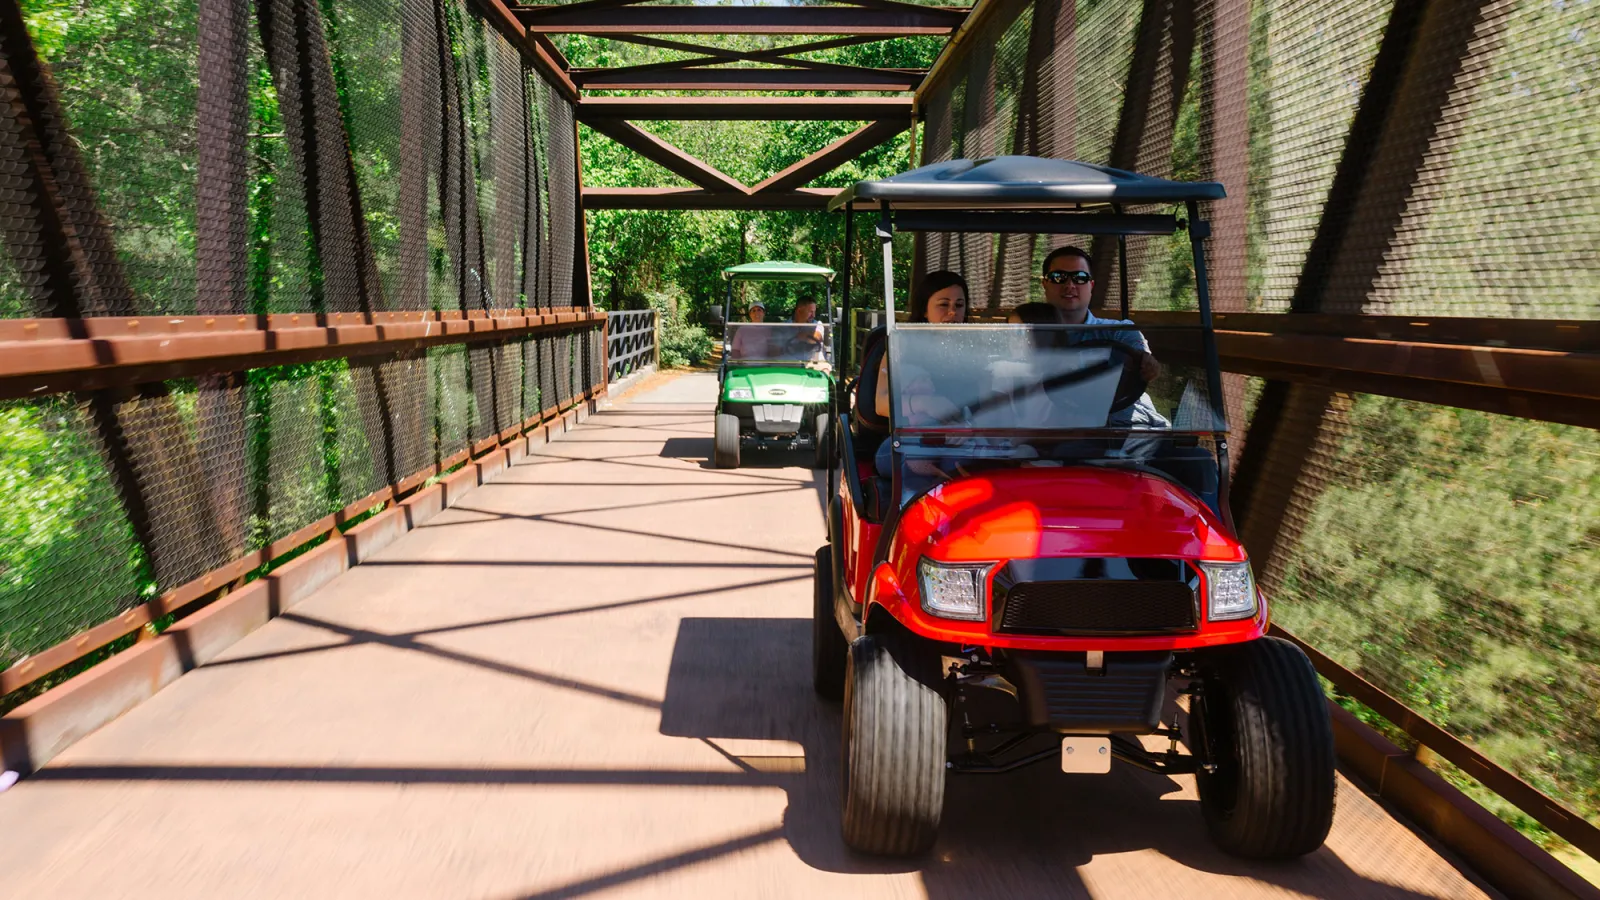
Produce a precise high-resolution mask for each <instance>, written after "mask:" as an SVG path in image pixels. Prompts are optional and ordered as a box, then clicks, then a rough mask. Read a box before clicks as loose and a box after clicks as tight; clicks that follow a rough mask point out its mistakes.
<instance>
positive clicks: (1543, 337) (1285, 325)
mask: <svg viewBox="0 0 1600 900" xmlns="http://www.w3.org/2000/svg"><path fill="white" fill-rule="evenodd" d="M1137 315H1138V317H1139V322H1140V324H1143V325H1154V326H1163V327H1191V328H1192V327H1198V326H1199V324H1200V317H1199V315H1198V314H1197V313H1192V312H1170V311H1167V310H1139V311H1138V312H1137ZM1212 320H1213V322H1214V324H1215V327H1216V328H1217V330H1219V331H1246V332H1262V333H1266V334H1314V335H1323V336H1326V337H1337V338H1370V339H1373V340H1381V341H1412V342H1417V343H1423V344H1468V345H1479V346H1483V347H1485V348H1489V349H1505V350H1564V351H1569V352H1573V353H1593V352H1596V351H1597V350H1600V320H1591V319H1496V318H1489V317H1468V316H1368V315H1347V314H1343V313H1295V314H1292V315H1286V314H1284V313H1246V312H1217V313H1213V315H1212Z"/></svg>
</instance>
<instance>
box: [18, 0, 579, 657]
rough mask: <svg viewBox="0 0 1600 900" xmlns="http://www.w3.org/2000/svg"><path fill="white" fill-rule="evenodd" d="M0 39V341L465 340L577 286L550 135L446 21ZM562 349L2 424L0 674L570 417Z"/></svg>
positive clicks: (523, 347)
mask: <svg viewBox="0 0 1600 900" xmlns="http://www.w3.org/2000/svg"><path fill="white" fill-rule="evenodd" d="M0 15H4V16H7V17H9V18H7V19H6V21H5V22H3V23H0V26H3V27H0V40H3V41H4V45H3V48H0V49H3V51H4V52H3V53H0V101H4V102H0V233H3V234H4V239H5V250H6V253H5V255H4V258H3V260H0V316H4V317H9V318H18V317H29V316H62V317H68V318H76V317H85V316H102V315H196V314H199V315H214V314H240V315H262V314H277V313H294V314H332V313H380V312H385V311H390V310H398V311H411V312H420V311H430V310H431V311H441V312H443V313H447V314H455V313H466V314H481V313H480V312H479V311H481V310H511V309H517V308H528V307H531V308H537V309H545V310H549V309H557V308H565V307H569V306H571V305H572V303H573V300H574V296H575V290H574V289H575V287H579V286H582V285H585V284H586V283H587V276H586V272H585V271H584V268H583V266H584V263H583V262H582V261H581V260H579V259H577V254H578V252H579V251H580V250H581V248H580V247H579V246H578V243H577V240H578V238H577V235H578V233H579V232H578V226H579V220H578V218H577V216H578V211H577V171H576V153H575V147H574V141H575V131H574V118H573V110H572V106H571V104H570V103H569V102H568V101H567V100H566V99H565V98H564V97H562V96H561V95H560V94H559V93H557V92H556V91H555V90H553V89H552V88H551V87H550V85H548V84H547V83H546V82H545V81H544V80H543V78H542V77H541V76H540V75H539V74H537V73H536V72H533V71H531V70H528V69H525V68H524V66H523V62H522V57H521V54H520V52H519V51H518V50H517V49H516V48H515V47H514V46H513V45H512V44H511V43H510V42H509V41H508V40H507V39H506V38H505V37H503V36H502V35H501V34H500V33H499V32H498V31H495V30H494V29H493V28H491V27H490V26H489V25H488V24H487V23H486V22H485V21H484V20H483V19H482V18H481V17H480V16H478V15H477V14H476V13H475V12H473V11H472V10H471V9H469V8H468V6H467V5H465V4H464V3H462V2H458V0H445V2H438V3H435V2H430V0H255V2H253V3H250V4H225V3H204V4H202V3H197V2H195V0H180V2H178V3H177V4H175V5H174V4H167V3H163V4H156V3H154V2H151V0H132V2H130V3H128V4H122V5H119V6H115V7H111V6H104V7H103V6H100V5H90V6H87V7H83V6H62V5H61V4H57V3H50V2H45V0H25V2H23V3H21V4H20V7H11V8H9V9H7V10H6V11H4V12H3V13H0ZM19 15H20V18H18V16H19ZM46 181H47V183H48V184H50V185H51V186H52V191H41V190H40V189H39V185H40V184H41V183H46ZM575 275H576V277H575ZM586 295H587V293H586V291H581V292H579V293H577V294H576V296H577V297H578V298H579V301H580V302H584V300H586ZM583 329H585V330H582V331H580V332H578V333H581V334H583V335H585V338H584V339H585V340H587V341H591V342H592V341H593V340H595V339H596V337H595V336H597V335H599V334H600V327H599V325H598V324H595V325H593V326H583ZM573 341H574V337H573V332H571V331H567V332H563V333H562V334H561V335H559V336H558V335H553V334H545V333H530V334H526V335H523V336H516V337H511V338H503V339H499V340H496V341H492V342H487V343H486V342H474V343H472V344H471V345H463V344H450V345H436V346H433V347H430V348H428V349H426V350H420V351H408V352H405V353H400V354H389V355H377V356H364V357H359V358H353V359H334V360H328V361H323V362H313V363H304V364H297V365H288V366H278V367H272V368H258V369H251V370H248V371H244V372H238V373H233V374H218V375H207V376H204V377H200V378H192V379H183V380H178V381H168V382H155V383H151V384H143V385H132V386H128V387H125V388H118V389H115V390H98V391H93V392H88V393H85V394H83V395H81V396H66V395H62V396H51V397H43V398H36V399H30V400H25V401H0V462H3V464H4V468H3V472H4V473H5V474H4V476H3V477H0V510H3V511H0V535H3V536H4V540H3V541H0V667H7V666H10V665H12V664H14V663H16V662H17V661H19V660H21V659H24V658H26V657H27V656H30V655H33V654H36V653H39V652H40V651H42V650H44V649H47V648H49V647H51V646H53V645H55V644H57V643H59V642H61V641H64V640H67V639H68V638H70V637H72V636H73V635H74V634H77V633H79V632H81V631H83V630H84V629H86V628H89V627H92V626H94V625H98V624H100V623H103V622H105V621H107V620H108V619H110V618H112V617H113V616H115V615H116V614H117V613H119V612H121V611H123V610H126V609H129V608H130V607H132V606H134V605H137V604H139V603H142V602H144V601H146V600H149V599H151V598H153V597H156V596H158V595H160V594H163V593H165V592H168V591H171V590H173V589H175V588H177V587H179V586H181V585H183V584H185V583H186V582H190V581H192V580H193V579H196V578H199V577H201V576H203V575H205V574H207V573H210V572H213V571H214V570H216V569H218V568H219V567H221V566H225V565H228V564H230V563H234V562H236V561H239V560H241V559H244V558H246V557H250V555H251V554H254V553H256V552H257V551H260V550H262V549H263V548H265V547H267V546H268V545H269V544H271V543H272V542H274V541H278V540H281V539H283V538H285V537H287V536H290V535H294V534H296V533H300V532H302V531H303V530H304V529H306V528H307V527H308V526H311V525H313V524H316V523H319V522H324V521H327V520H328V517H329V516H330V515H332V514H334V513H338V512H341V511H349V510H352V509H353V507H354V506H355V505H356V504H358V503H359V502H360V501H362V500H363V498H367V497H370V496H372V495H374V494H377V493H379V492H380V491H382V490H383V489H384V488H385V487H386V486H391V485H395V484H397V483H400V482H401V481H403V480H407V479H410V478H411V476H414V475H417V474H419V473H420V474H426V473H428V472H429V471H430V469H435V470H436V469H437V468H438V467H439V465H440V464H441V463H444V462H451V461H453V460H452V458H455V459H459V454H461V452H462V451H465V450H467V449H468V447H469V444H470V443H472V442H476V441H484V440H487V439H489V438H491V437H494V436H496V435H498V434H502V433H504V432H506V431H508V430H510V429H512V428H515V427H517V426H520V425H522V424H523V423H525V422H526V421H527V420H528V419H529V418H530V417H533V416H536V415H537V414H539V413H540V412H543V411H547V410H548V409H550V408H551V407H554V406H555V405H556V401H555V399H554V398H555V396H556V394H557V390H556V380H557V378H558V377H559V379H560V387H561V392H560V393H561V398H562V400H563V401H564V403H566V404H570V403H571V402H572V401H573V399H574V398H575V397H577V396H578V395H581V394H582V393H583V392H584V391H586V390H587V389H589V388H592V387H596V386H599V385H603V384H604V381H603V377H604V376H603V373H600V372H598V370H597V368H596V367H597V366H598V359H599V357H598V356H593V357H588V356H585V357H583V359H584V360H585V361H586V364H585V365H584V367H583V368H581V369H578V370H575V369H574V360H575V359H578V358H579V357H575V356H574V355H573V352H572V350H573V346H574V344H573ZM558 345H559V350H560V352H559V355H558V354H557V352H556V351H557V349H558ZM586 346H592V343H591V344H589V345H586ZM541 350H543V351H544V357H545V358H541V355H540V351H541ZM558 358H559V360H560V362H561V366H560V367H558V366H557V365H556V363H557V361H558ZM591 358H592V360H593V362H588V360H590V359H591ZM413 480H414V479H413ZM252 558H253V557H252Z"/></svg>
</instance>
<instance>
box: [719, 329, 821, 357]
mask: <svg viewBox="0 0 1600 900" xmlns="http://www.w3.org/2000/svg"><path fill="white" fill-rule="evenodd" d="M832 329H833V327H832V326H831V325H826V324H824V323H821V322H807V323H804V324H796V323H794V322H776V323H766V322H760V323H757V322H744V323H737V322H736V323H731V324H729V325H728V331H727V337H726V338H725V340H726V341H727V352H728V361H729V362H737V363H746V364H757V365H759V364H762V363H794V362H804V363H815V364H826V363H828V362H830V361H831V359H832V354H833V330H832Z"/></svg>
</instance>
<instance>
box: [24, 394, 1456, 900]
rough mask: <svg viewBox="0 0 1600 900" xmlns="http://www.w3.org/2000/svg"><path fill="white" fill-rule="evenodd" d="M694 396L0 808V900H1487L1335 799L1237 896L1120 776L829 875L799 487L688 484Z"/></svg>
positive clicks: (516, 472)
mask: <svg viewBox="0 0 1600 900" xmlns="http://www.w3.org/2000/svg"><path fill="white" fill-rule="evenodd" d="M714 391H715V384H714V381H713V379H712V378H711V376H708V375H701V374H696V375H688V376H684V377H681V378H678V379H676V380H674V381H669V382H668V383H666V384H665V385H664V386H661V387H658V388H657V389H655V390H652V391H648V392H646V393H642V394H640V395H638V396H636V397H635V398H634V399H633V400H632V401H631V402H627V403H625V404H622V405H619V407H618V408H616V409H614V410H610V411H606V412H603V413H601V414H598V415H596V416H594V417H593V418H591V419H590V420H589V421H588V423H587V424H585V425H583V426H582V427H580V428H578V429H577V430H576V431H574V432H572V433H570V434H569V435H568V436H567V437H566V438H565V439H563V440H561V441H559V442H557V443H554V444H551V445H549V446H548V447H545V448H544V451H543V453H542V454H541V455H540V456H537V457H534V458H530V459H529V460H528V462H527V463H526V464H524V465H519V466H516V467H514V468H512V469H510V470H509V471H508V472H506V473H505V474H504V475H503V476H501V478H500V479H499V480H498V481H497V482H495V483H494V484H490V485H485V486H484V487H482V488H479V489H478V490H477V491H475V492H473V493H471V494H469V495H467V497H466V498H465V500H464V501H463V503H462V505H460V506H457V507H456V508H454V509H451V510H449V511H447V512H445V513H443V514H441V515H440V516H438V517H437V518H435V519H433V520H432V521H431V522H429V523H428V524H427V525H426V527H423V528H421V529H418V530H416V531H413V532H412V533H410V534H409V535H407V536H406V537H404V538H403V539H401V540H399V541H397V542H396V543H395V544H393V545H391V546H390V547H389V548H388V549H387V550H386V551H385V552H384V553H382V554H380V555H379V556H378V557H377V558H376V559H374V560H372V561H370V562H368V563H365V564H363V565H361V566H360V567H358V568H356V569H355V570H352V571H351V572H349V573H347V574H346V575H344V576H342V577H341V578H339V579H338V580H336V581H335V582H333V583H332V584H331V585H329V586H328V587H327V588H325V589H324V590H322V591H321V592H320V593H319V594H317V595H316V596H314V597H313V598H311V599H310V600H308V601H307V602H305V603H304V604H302V605H300V606H298V607H296V608H295V609H294V610H292V611H291V612H289V613H288V614H286V615H284V616H282V617H281V618H279V619H276V620H274V621H272V622H271V623H270V624H268V625H267V626H266V627H264V628H262V629H260V630H259V631H257V632H255V633H254V634H252V635H250V636H249V637H248V638H246V639H245V640H242V641H240V642H239V643H238V644H237V645H235V646H234V647H233V648H232V649H231V650H230V651H229V652H228V653H227V654H226V655H225V656H224V657H223V658H222V659H220V660H218V661H217V662H214V663H213V664H211V665H208V666H206V667H204V668H202V669H200V670H198V671H195V672H192V673H190V674H189V675H186V676H184V677H183V678H181V679H179V680H178V681H177V682H176V683H174V684H173V685H171V686H170V687H168V688H166V689H165V690H163V691H162V692H161V693H160V694H158V695H157V696H156V697H155V698H153V699H152V700H150V701H148V702H146V703H145V704H143V705H142V706H140V707H138V708H136V709H135V710H133V711H132V712H130V713H129V714H127V715H126V716H124V717H123V718H121V719H119V720H117V721H116V722H114V723H112V724H111V725H109V726H107V727H105V728H103V729H101V730H100V731H99V732H97V733H95V734H94V735H92V736H90V737H89V738H87V739H85V740H83V741H82V742H80V743H79V744H78V745H76V746H75V747H73V748H72V749H71V750H69V751H68V752H67V753H65V754H63V755H62V756H61V757H60V758H59V759H57V760H56V761H55V762H54V763H53V764H52V765H50V766H49V767H48V768H47V769H46V770H44V771H43V772H41V773H40V774H39V775H37V776H36V777H34V778H32V779H30V780H28V781H26V782H24V783H22V784H21V785H19V786H17V787H15V788H13V789H12V790H10V791H9V792H7V793H5V794H4V795H0V896H5V897H28V898H52V900H67V898H77V897H85V898H95V900H105V898H107V897H162V898H172V897H196V898H238V897H382V898H385V900H393V898H402V897H430V898H434V897H505V898H511V897H540V898H555V897H587V896H591V895H607V896H624V895H625V896H641V897H741V898H742V897H807V898H810V897H822V896H841V897H844V896H848V897H852V898H855V897H871V896H895V897H924V896H926V897H935V898H947V897H948V898H955V897H961V898H972V897H1018V898H1036V897H1097V898H1109V897H1169V896H1179V897H1183V898H1193V897H1256V896H1261V897H1269V896H1309V897H1318V898H1326V900H1335V898H1339V900H1342V898H1350V897H1384V898H1410V897H1438V898H1451V900H1456V898H1469V897H1479V896H1483V894H1482V893H1481V892H1480V890H1479V889H1478V888H1476V887H1474V886H1473V884H1472V882H1471V881H1469V880H1468V879H1467V878H1465V877H1464V876H1462V875H1461V874H1460V873H1459V872H1458V871H1457V870H1456V869H1455V868H1453V867H1452V866H1451V865H1449V864H1448V863H1446V862H1445V861H1444V860H1442V859H1441V858H1440V857H1439V856H1438V855H1437V854H1436V853H1435V852H1434V851H1433V850H1431V849H1430V848H1429V846H1428V845H1427V844H1425V843H1424V842H1423V841H1422V840H1421V839H1419V838H1417V837H1416V836H1414V835H1413V834H1412V833H1411V832H1410V831H1408V830H1406V829H1405V828H1404V827H1402V826H1400V825H1398V824H1397V823H1395V822H1394V821H1393V820H1391V819H1390V818H1389V817H1388V816H1387V815H1386V814H1385V813H1384V812H1383V811H1382V810H1381V809H1380V808H1379V807H1378V806H1376V805H1375V804H1374V803H1372V802H1371V801H1370V800H1368V799H1367V798H1366V797H1365V796H1363V795H1362V794H1361V793H1360V792H1359V791H1358V790H1357V789H1355V788H1353V787H1351V786H1350V785H1349V784H1348V783H1341V785H1340V794H1339V813H1338V818H1337V821H1336V826H1335V831H1334V835H1333V837H1332V839H1331V840H1330V841H1329V843H1328V846H1327V847H1326V848H1324V849H1323V850H1321V851H1319V852H1318V853H1316V854H1314V855H1312V856H1311V857H1309V858H1307V859H1305V860H1303V861H1300V862H1297V863H1293V864H1288V865H1276V866H1252V865H1246V864H1243V863H1240V862H1237V861H1234V860H1230V859H1228V858H1226V857H1223V856H1221V855H1219V854H1217V853H1216V852H1214V851H1213V850H1212V849H1211V848H1210V846H1209V845H1208V844H1207V842H1206V840H1205V837H1204V835H1203V833H1202V829H1201V824H1200V818H1199V814H1198V811H1197V808H1196V804H1195V801H1194V795H1193V791H1192V785H1191V784H1190V783H1189V781H1188V780H1187V779H1168V778H1162V777H1157V776H1154V775H1149V774H1145V773H1142V772H1138V771H1135V770H1132V769H1129V768H1127V767H1120V768H1119V770H1118V771H1117V772H1115V773H1113V774H1112V775H1110V776H1102V777H1092V776H1067V775H1063V774H1061V773H1060V772H1056V771H1050V770H1049V769H1048V767H1043V768H1034V769H1032V770H1027V771H1024V772H1019V773H1014V774H1012V775H1008V776H1003V777H989V778H981V777H970V778H967V779H962V780H958V781H956V782H953V783H952V785H951V790H950V792H949V803H948V807H947V809H946V814H945V821H946V825H945V828H944V830H943V833H942V836H941V840H940V843H939V846H938V848H937V849H936V851H935V852H934V853H933V854H932V855H931V856H930V857H928V858H925V859H921V860H915V861H909V862H906V861H881V860H874V859H865V858H860V857H856V856H854V855H852V854H850V853H849V852H847V851H846V849H845V848H844V846H843V844H842V843H841V842H840V840H839V832H838V792H839V788H838V778H839V773H838V744H839V710H838V708H837V707H836V706H830V705H828V704H825V703H822V702H820V701H819V700H817V699H816V698H815V697H814V696H813V694H812V693H811V688H810V680H809V668H808V666H809V656H808V652H809V633H808V630H807V629H808V616H809V610H810V589H811V554H812V551H813V550H814V549H815V548H816V547H817V546H819V545H820V544H821V543H822V542H823V523H822V516H821V514H820V512H819V510H820V506H819V501H820V491H819V489H818V487H817V482H816V479H815V478H814V476H813V474H812V472H811V471H810V470H809V469H806V468H801V467H799V466H801V465H803V464H804V461H805V460H804V458H803V456H804V455H803V454H802V455H800V456H799V457H798V458H794V459H790V458H782V459H767V460H765V461H756V462H755V463H754V464H752V465H751V466H750V467H748V468H743V469H740V470H738V471H734V472H724V471H717V470H713V469H708V468H707V467H706V464H705V459H706V457H707V456H708V455H709V454H710V449H711V437H710V435H711V417H710V415H709V411H710V400H711V398H712V396H713V394H714Z"/></svg>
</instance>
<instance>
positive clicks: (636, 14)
mask: <svg viewBox="0 0 1600 900" xmlns="http://www.w3.org/2000/svg"><path fill="white" fill-rule="evenodd" d="M516 16H517V18H518V20H519V21H521V23H522V24H523V26H524V27H526V28H527V29H528V30H529V31H531V32H542V33H545V34H598V35H607V34H840V35H845V34H847V35H882V36H885V37H901V36H913V35H924V34H931V35H943V34H949V33H951V32H952V31H954V30H955V29H956V28H958V27H960V25H961V21H962V19H964V18H965V17H966V10H965V9H963V8H956V7H932V6H929V7H923V6H910V7H909V8H907V9H892V10H889V9H868V8H865V7H844V6H624V7H620V8H617V9H607V10H588V9H571V8H568V7H566V6H543V7H519V8H517V9H516Z"/></svg>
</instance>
